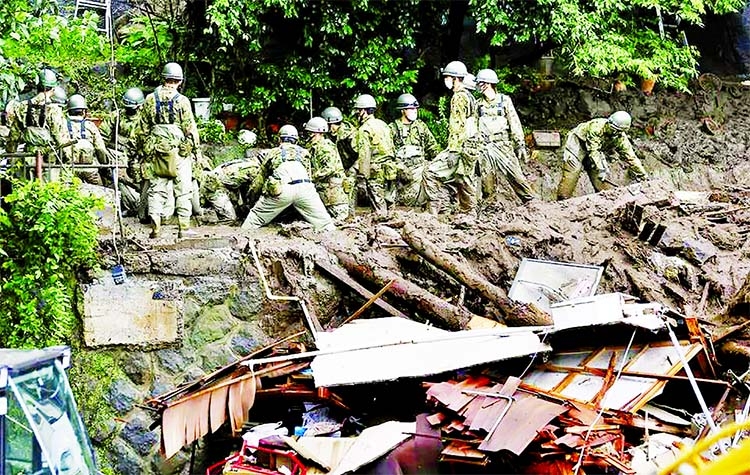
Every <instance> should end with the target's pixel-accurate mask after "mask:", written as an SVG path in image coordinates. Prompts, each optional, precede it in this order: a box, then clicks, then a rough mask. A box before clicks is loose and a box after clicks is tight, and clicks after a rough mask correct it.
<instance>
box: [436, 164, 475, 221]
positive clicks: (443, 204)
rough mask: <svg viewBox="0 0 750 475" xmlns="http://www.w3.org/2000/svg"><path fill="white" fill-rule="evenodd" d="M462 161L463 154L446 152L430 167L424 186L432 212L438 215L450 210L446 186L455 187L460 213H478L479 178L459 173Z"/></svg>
mask: <svg viewBox="0 0 750 475" xmlns="http://www.w3.org/2000/svg"><path fill="white" fill-rule="evenodd" d="M460 159H461V154H459V153H458V152H451V151H449V150H445V151H443V152H440V153H439V154H438V155H437V157H435V159H434V160H432V161H431V162H430V164H429V165H428V167H427V172H426V173H425V177H424V185H425V191H426V192H427V198H428V200H429V208H430V211H431V212H433V213H438V212H441V211H443V210H445V209H447V208H448V205H449V203H448V199H449V194H448V193H446V191H445V186H446V185H450V186H453V187H455V189H456V193H457V194H458V206H459V210H460V211H462V212H468V213H474V212H476V209H477V177H476V175H474V174H471V175H462V174H458V173H457V169H458V165H459V163H458V162H459V160H460Z"/></svg>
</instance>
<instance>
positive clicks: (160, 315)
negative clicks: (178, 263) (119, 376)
mask: <svg viewBox="0 0 750 475" xmlns="http://www.w3.org/2000/svg"><path fill="white" fill-rule="evenodd" d="M171 285H172V286H175V284H174V283H171ZM169 286H170V283H165V282H152V281H143V280H134V279H132V278H130V279H129V280H127V281H126V282H125V283H124V284H121V285H116V284H115V283H114V282H113V281H112V279H111V278H103V279H101V280H100V281H97V283H95V284H91V285H86V286H84V288H83V290H84V293H83V309H82V312H81V314H82V315H83V338H84V342H85V344H86V345H87V346H89V347H99V346H116V345H127V346H137V347H142V348H147V349H151V348H158V347H164V346H166V345H168V344H170V343H175V342H177V341H180V340H181V339H182V331H183V316H182V307H183V302H182V297H181V296H180V294H179V292H173V291H163V290H162V289H164V288H165V287H169Z"/></svg>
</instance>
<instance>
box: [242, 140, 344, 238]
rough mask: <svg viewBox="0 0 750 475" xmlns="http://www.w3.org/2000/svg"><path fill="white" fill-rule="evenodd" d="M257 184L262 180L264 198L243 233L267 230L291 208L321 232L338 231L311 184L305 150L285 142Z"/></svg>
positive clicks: (270, 158)
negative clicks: (283, 212) (259, 229)
mask: <svg viewBox="0 0 750 475" xmlns="http://www.w3.org/2000/svg"><path fill="white" fill-rule="evenodd" d="M257 180H258V182H260V181H261V180H262V183H263V195H262V196H261V197H260V199H258V202H257V203H255V206H253V209H251V210H250V213H249V214H248V215H247V218H245V222H244V223H242V229H257V228H260V227H261V226H265V225H266V224H268V223H270V222H271V221H273V219H274V218H275V217H276V216H278V215H279V214H281V212H282V211H284V210H285V209H287V208H288V207H290V206H294V208H295V209H296V210H297V211H298V212H299V213H300V214H301V215H302V217H303V218H304V219H305V220H306V221H307V222H309V223H311V224H312V225H313V227H314V228H315V230H317V231H320V230H331V229H334V228H335V227H334V225H333V221H332V220H331V216H330V215H329V214H328V212H327V211H326V208H325V206H324V205H323V202H322V201H321V200H320V196H318V193H317V192H316V191H315V185H313V183H312V180H310V156H309V153H308V152H307V150H305V149H304V148H302V147H300V146H298V145H295V144H292V143H288V142H284V143H282V144H281V145H279V146H278V147H276V148H274V149H271V150H270V151H269V152H268V155H267V156H266V160H265V162H264V163H263V165H262V169H261V173H259V174H258V179H257Z"/></svg>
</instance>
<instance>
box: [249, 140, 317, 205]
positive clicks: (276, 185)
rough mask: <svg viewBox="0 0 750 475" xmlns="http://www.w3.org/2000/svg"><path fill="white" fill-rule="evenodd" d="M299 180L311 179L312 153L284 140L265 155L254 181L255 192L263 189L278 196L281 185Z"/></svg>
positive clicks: (268, 193)
mask: <svg viewBox="0 0 750 475" xmlns="http://www.w3.org/2000/svg"><path fill="white" fill-rule="evenodd" d="M297 180H310V153H309V152H308V151H307V150H305V149H304V148H302V147H300V146H299V145H296V144H292V143H288V142H283V143H281V144H280V145H279V146H278V147H276V148H272V149H271V150H269V151H268V153H267V154H266V156H265V161H264V162H263V165H262V172H261V173H258V175H257V177H256V179H255V181H254V182H253V187H252V188H253V192H257V191H259V190H260V189H261V187H262V189H263V192H264V193H266V194H267V195H269V196H278V195H279V193H280V192H281V186H282V185H285V184H288V183H291V182H293V181H297Z"/></svg>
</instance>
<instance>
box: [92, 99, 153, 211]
mask: <svg viewBox="0 0 750 475" xmlns="http://www.w3.org/2000/svg"><path fill="white" fill-rule="evenodd" d="M120 112H121V111H118V113H116V114H114V115H112V116H110V117H109V118H107V119H106V120H105V121H104V122H102V125H101V126H100V127H99V132H101V134H102V138H103V139H104V143H105V144H107V147H108V149H109V152H110V156H111V157H112V158H114V159H115V162H116V164H117V165H120V166H126V167H127V171H126V169H123V168H118V169H117V174H118V182H117V184H118V189H119V191H120V201H121V203H122V208H123V209H124V210H130V211H135V212H137V214H138V217H140V218H145V217H146V216H147V209H148V199H147V197H146V193H142V191H143V180H142V178H141V162H142V161H143V159H142V157H141V152H142V150H143V148H142V144H141V146H138V144H137V143H136V142H137V140H138V136H137V134H135V131H136V129H137V126H138V115H139V112H138V111H136V112H135V113H134V114H132V115H129V114H127V113H120ZM118 122H119V123H118ZM115 130H117V132H118V133H117V134H115ZM115 142H116V143H115ZM115 145H116V146H115ZM141 196H143V199H141Z"/></svg>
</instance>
